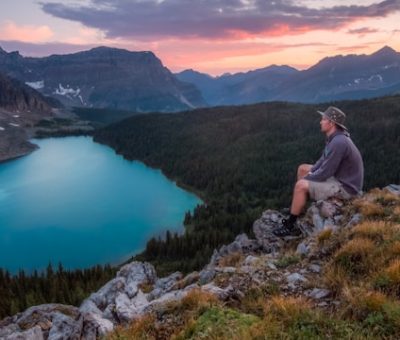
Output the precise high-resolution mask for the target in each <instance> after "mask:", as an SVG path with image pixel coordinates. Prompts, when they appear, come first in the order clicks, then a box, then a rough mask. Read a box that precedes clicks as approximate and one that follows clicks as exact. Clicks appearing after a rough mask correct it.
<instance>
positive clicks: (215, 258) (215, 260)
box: [208, 249, 221, 266]
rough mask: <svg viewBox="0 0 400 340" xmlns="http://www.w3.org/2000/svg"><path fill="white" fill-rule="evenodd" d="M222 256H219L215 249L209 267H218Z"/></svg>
mask: <svg viewBox="0 0 400 340" xmlns="http://www.w3.org/2000/svg"><path fill="white" fill-rule="evenodd" d="M220 258H221V255H220V254H219V252H218V250H217V249H214V252H213V254H212V256H211V259H210V262H209V264H208V265H209V266H216V265H217V264H218V261H219V260H220Z"/></svg>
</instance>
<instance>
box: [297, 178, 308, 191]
mask: <svg viewBox="0 0 400 340" xmlns="http://www.w3.org/2000/svg"><path fill="white" fill-rule="evenodd" d="M308 188H309V183H308V181H307V180H305V179H299V180H298V181H297V182H296V185H295V190H297V191H303V192H308Z"/></svg>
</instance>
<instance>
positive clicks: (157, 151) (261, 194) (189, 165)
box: [94, 96, 400, 273]
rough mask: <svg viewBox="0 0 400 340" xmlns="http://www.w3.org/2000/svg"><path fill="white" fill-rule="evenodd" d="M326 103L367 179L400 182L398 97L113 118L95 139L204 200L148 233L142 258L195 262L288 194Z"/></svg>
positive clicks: (175, 265)
mask: <svg viewBox="0 0 400 340" xmlns="http://www.w3.org/2000/svg"><path fill="white" fill-rule="evenodd" d="M329 105H335V106H338V107H340V108H341V109H342V110H343V111H344V112H346V113H347V121H346V125H347V126H348V127H349V130H350V132H351V136H352V139H353V140H354V142H355V143H356V144H357V146H358V147H359V148H360V150H361V153H362V154H363V157H364V162H365V186H364V188H365V189H369V188H371V187H375V186H379V187H382V186H385V185H387V184H388V183H392V182H394V183H399V182H400V171H399V169H400V152H399V151H398V150H399V149H400V133H399V131H400V97H399V96H393V97H383V98H378V99H371V100H361V101H342V102H334V103H329V104H323V105H304V104H294V103H284V102H275V103H262V104H256V105H248V106H233V107H217V108H209V109H199V110H194V111H190V112H184V113H177V114H147V115H140V116H135V117H132V118H129V119H126V120H124V121H121V122H119V123H115V124H112V125H109V126H108V127H106V128H103V129H100V130H98V131H96V132H95V134H94V140H95V141H97V142H100V143H104V144H107V145H109V146H111V147H113V148H114V149H115V150H116V152H117V153H119V154H122V155H123V156H124V157H125V158H127V159H130V160H133V159H137V160H140V161H143V162H144V163H146V164H147V165H149V166H152V167H156V168H161V169H162V171H163V172H164V173H165V174H166V175H167V176H168V177H170V178H172V179H174V180H176V181H177V182H178V184H181V185H182V186H184V187H188V188H190V189H192V190H193V191H195V192H196V193H198V194H199V195H200V196H201V197H202V198H203V199H204V200H205V202H206V203H205V204H204V205H202V206H200V207H198V208H197V209H196V211H195V213H194V214H193V215H189V214H187V217H186V219H185V226H186V228H185V232H184V234H183V235H179V236H178V235H170V236H169V237H166V238H165V239H160V238H158V239H151V240H150V241H149V242H148V244H147V247H146V249H145V251H144V252H143V253H142V254H140V255H139V256H137V258H138V259H141V260H148V261H151V262H152V263H153V264H155V265H156V267H157V269H158V270H159V271H161V272H163V273H165V272H169V271H172V270H181V271H182V270H184V271H189V270H194V269H198V268H200V267H201V266H202V265H204V264H205V263H206V262H207V261H208V260H209V256H210V255H211V253H212V250H213V249H214V248H216V247H218V246H220V245H221V244H223V243H226V242H230V241H231V240H233V238H234V237H235V236H236V235H237V233H238V232H239V231H240V232H242V231H244V232H247V233H249V232H250V231H251V226H252V222H253V221H254V219H255V218H257V217H258V216H259V214H260V212H261V211H262V210H263V209H266V208H283V207H288V206H289V204H290V199H291V193H292V187H293V184H294V180H295V172H296V169H297V166H298V165H299V164H301V163H313V162H315V161H316V160H317V159H318V157H319V156H320V154H321V151H322V149H323V147H324V138H325V137H324V135H323V134H322V133H321V132H320V125H319V121H320V115H319V114H318V113H317V112H316V111H317V110H320V111H321V110H322V111H323V110H325V109H326V108H327V107H328V106H329Z"/></svg>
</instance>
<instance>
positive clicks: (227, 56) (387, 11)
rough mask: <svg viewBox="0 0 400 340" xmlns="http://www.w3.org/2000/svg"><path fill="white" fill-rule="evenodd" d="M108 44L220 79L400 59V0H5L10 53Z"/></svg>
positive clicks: (4, 39)
mask: <svg viewBox="0 0 400 340" xmlns="http://www.w3.org/2000/svg"><path fill="white" fill-rule="evenodd" d="M99 45H106V46H114V47H119V48H126V49H129V50H132V51H148V50H150V51H153V52H154V53H155V54H156V55H157V56H158V57H159V58H160V59H161V60H162V61H163V63H164V65H165V66H167V67H168V68H169V69H171V70H172V71H174V72H177V71H181V70H183V69H186V68H193V69H196V70H199V71H202V72H207V73H210V74H213V75H219V74H222V73H224V72H237V71H247V70H250V69H255V68H260V67H265V66H268V65H271V64H279V65H282V64H286V65H291V66H293V67H296V68H298V69H305V68H307V67H309V66H311V65H313V64H315V63H316V62H318V61H319V60H320V59H322V58H324V57H326V56H334V55H337V54H351V53H356V54H363V53H365V54H370V53H372V52H374V51H376V50H378V49H380V48H381V47H383V46H384V45H388V46H391V47H392V48H394V49H396V50H397V51H400V0H384V1H382V0H81V1H77V0H63V1H57V0H12V1H11V0H2V1H1V2H0V46H1V47H2V48H3V49H4V50H6V51H13V50H19V51H20V53H21V54H22V55H26V56H27V55H29V56H45V55H50V54H55V53H56V54H64V53H72V52H76V51H82V50H86V49H88V48H91V47H94V46H99Z"/></svg>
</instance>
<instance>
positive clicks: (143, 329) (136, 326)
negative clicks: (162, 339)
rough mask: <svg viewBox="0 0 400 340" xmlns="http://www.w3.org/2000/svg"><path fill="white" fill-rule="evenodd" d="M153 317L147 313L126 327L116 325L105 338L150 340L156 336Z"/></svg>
mask: <svg viewBox="0 0 400 340" xmlns="http://www.w3.org/2000/svg"><path fill="white" fill-rule="evenodd" d="M155 321H156V320H155V317H154V315H152V314H147V315H145V316H143V317H142V318H140V319H138V320H135V321H133V322H132V323H130V324H129V326H128V327H124V326H118V327H117V328H116V329H115V330H114V331H113V332H112V333H110V334H109V335H108V336H107V337H106V339H108V340H125V339H126V340H128V339H137V340H152V339H157V338H158V331H157V328H156V327H155Z"/></svg>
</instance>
